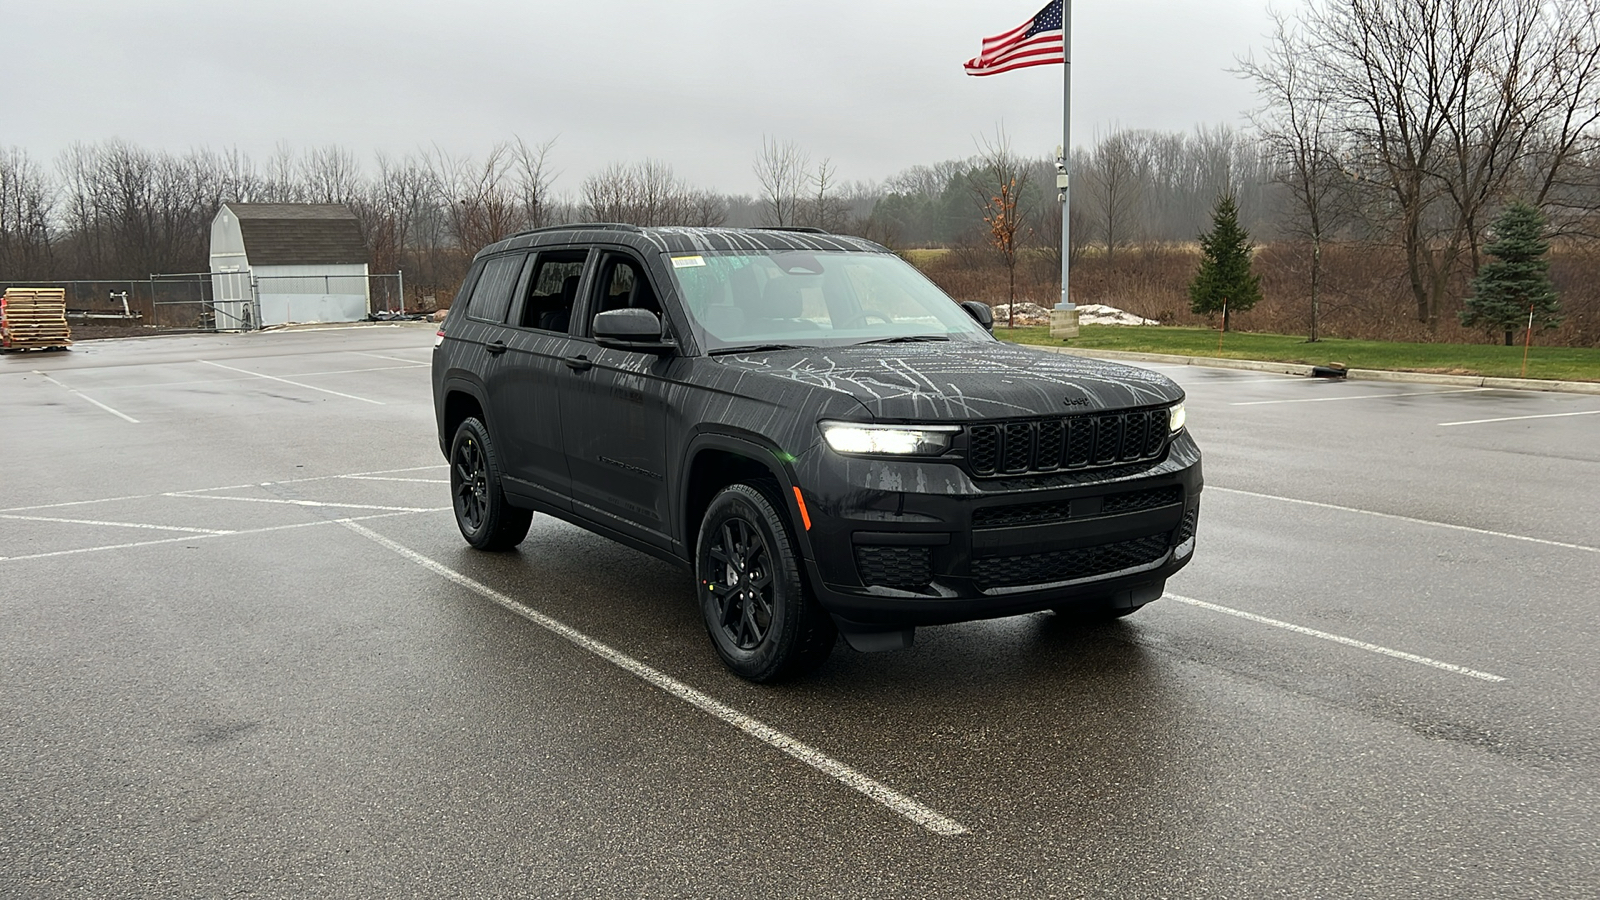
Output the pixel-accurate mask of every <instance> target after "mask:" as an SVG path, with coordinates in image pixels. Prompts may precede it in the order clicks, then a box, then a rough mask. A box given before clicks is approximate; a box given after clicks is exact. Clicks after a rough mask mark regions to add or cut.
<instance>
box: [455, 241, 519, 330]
mask: <svg viewBox="0 0 1600 900" xmlns="http://www.w3.org/2000/svg"><path fill="white" fill-rule="evenodd" d="M522 260H523V257H522V256H521V255H520V254H513V255H510V256H497V257H495V258H494V259H491V260H489V261H488V262H487V263H485V264H484V267H483V274H482V275H479V276H478V283H477V284H475V285H473V287H472V298H471V299H470V300H468V301H467V315H469V316H471V317H472V318H474V319H483V320H485V321H489V322H504V321H505V320H506V309H507V308H508V307H510V306H511V291H512V289H513V288H515V287H516V286H517V276H518V275H520V274H522Z"/></svg>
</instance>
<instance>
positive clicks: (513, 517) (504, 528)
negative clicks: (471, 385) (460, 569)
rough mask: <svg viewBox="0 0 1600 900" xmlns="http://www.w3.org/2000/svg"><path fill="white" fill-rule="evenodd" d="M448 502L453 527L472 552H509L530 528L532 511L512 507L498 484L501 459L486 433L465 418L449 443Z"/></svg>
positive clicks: (481, 424)
mask: <svg viewBox="0 0 1600 900" xmlns="http://www.w3.org/2000/svg"><path fill="white" fill-rule="evenodd" d="M450 500H451V505H452V506H454V507H455V513H456V527H457V528H460V529H461V536H462V537H464V538H466V539H467V543H468V544H471V545H472V546H473V548H474V549H477V550H487V551H499V550H510V549H511V548H512V547H515V546H517V545H518V544H520V543H522V540H523V538H526V537H527V536H528V528H529V527H530V526H531V525H532V524H533V510H529V509H522V508H520V507H516V506H512V505H511V503H510V502H509V501H507V500H506V495H505V491H504V490H503V489H502V488H501V484H500V457H499V456H498V455H496V453H495V450H494V443H493V442H492V441H490V440H489V429H488V428H486V427H485V426H484V424H483V422H481V421H480V420H478V419H476V418H468V419H467V420H466V421H464V422H462V423H461V425H460V426H459V427H457V428H456V436H455V438H454V439H453V440H452V441H451V442H450Z"/></svg>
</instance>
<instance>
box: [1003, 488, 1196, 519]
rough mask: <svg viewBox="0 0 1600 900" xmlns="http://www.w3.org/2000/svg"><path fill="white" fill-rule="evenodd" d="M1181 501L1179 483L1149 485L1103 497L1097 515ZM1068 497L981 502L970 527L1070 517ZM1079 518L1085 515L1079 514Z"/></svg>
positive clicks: (1144, 508)
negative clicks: (994, 503)
mask: <svg viewBox="0 0 1600 900" xmlns="http://www.w3.org/2000/svg"><path fill="white" fill-rule="evenodd" d="M1182 502H1183V486H1182V485H1178V484H1173V485H1168V486H1167V487H1161V488H1151V489H1150V490H1144V491H1126V492H1124V493H1121V494H1112V495H1110V496H1109V497H1106V498H1104V501H1103V502H1102V504H1101V507H1100V512H1099V513H1098V514H1097V515H1102V516H1111V515H1119V514H1122V513H1132V512H1144V511H1145V510H1147V509H1156V508H1158V507H1162V506H1171V505H1173V504H1175V503H1182ZM1072 517H1073V516H1072V501H1071V500H1049V501H1045V502H1043V503H1018V504H1016V505H1014V506H984V507H979V508H978V509H975V510H973V512H972V527H973V528H1011V527H1013V526H1017V525H1051V524H1054V523H1057V522H1065V521H1067V520H1068V519H1071V518H1072ZM1079 518H1087V516H1083V515H1081V514H1080V515H1079Z"/></svg>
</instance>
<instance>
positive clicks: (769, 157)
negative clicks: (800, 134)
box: [754, 137, 811, 228]
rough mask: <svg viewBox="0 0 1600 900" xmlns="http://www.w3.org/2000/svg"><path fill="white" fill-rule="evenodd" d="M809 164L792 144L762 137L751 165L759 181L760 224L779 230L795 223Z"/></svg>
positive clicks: (804, 189)
mask: <svg viewBox="0 0 1600 900" xmlns="http://www.w3.org/2000/svg"><path fill="white" fill-rule="evenodd" d="M810 165H811V157H810V156H809V155H807V154H806V153H805V152H804V151H802V150H801V149H800V147H799V146H798V145H797V144H795V143H794V142H793V141H784V142H782V143H779V142H778V140H777V139H776V138H769V137H762V139H761V155H760V156H757V157H756V162H755V166H754V169H755V173H756V178H757V180H759V181H760V182H761V224H763V225H770V226H774V227H779V228H781V227H783V226H785V225H796V224H799V222H798V219H799V214H800V205H801V198H802V197H803V196H805V194H806V185H807V181H808V180H809V175H808V174H807V170H808V169H809V168H810Z"/></svg>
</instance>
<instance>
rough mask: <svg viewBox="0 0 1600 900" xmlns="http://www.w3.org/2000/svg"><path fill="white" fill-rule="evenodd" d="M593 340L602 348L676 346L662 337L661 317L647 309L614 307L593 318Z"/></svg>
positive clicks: (665, 349) (663, 349) (657, 349)
mask: <svg viewBox="0 0 1600 900" xmlns="http://www.w3.org/2000/svg"><path fill="white" fill-rule="evenodd" d="M594 339H595V342H596V343H598V344H599V345H600V346H602V347H614V348H616V349H618V350H641V351H645V352H649V353H666V352H670V351H672V350H675V349H677V345H675V344H673V343H672V342H671V341H666V340H663V339H662V337H661V319H660V318H658V317H657V316H656V314H655V313H653V312H651V311H650V310H648V309H613V310H611V311H610V312H603V313H600V314H599V315H596V316H595V317H594Z"/></svg>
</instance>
